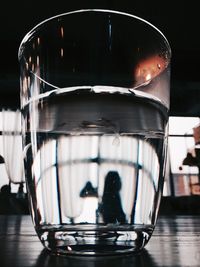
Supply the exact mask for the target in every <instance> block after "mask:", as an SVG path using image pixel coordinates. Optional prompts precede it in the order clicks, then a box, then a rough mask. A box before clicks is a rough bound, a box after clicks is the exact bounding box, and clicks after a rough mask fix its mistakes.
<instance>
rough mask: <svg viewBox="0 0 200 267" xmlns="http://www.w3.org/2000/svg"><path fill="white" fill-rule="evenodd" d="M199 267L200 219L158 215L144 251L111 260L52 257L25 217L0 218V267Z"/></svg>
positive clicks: (30, 222) (198, 217) (109, 258)
mask: <svg viewBox="0 0 200 267" xmlns="http://www.w3.org/2000/svg"><path fill="white" fill-rule="evenodd" d="M8 266H12V267H15V266H20V267H29V266H32V267H38V266H45V267H48V266H52V267H56V266H65V267H79V266H81V267H100V266H103V267H112V266H115V267H129V266H131V267H134V266H136V267H140V266H142V267H146V266H148V267H152V266H162V267H165V266H168V267H172V266H173V267H178V266H180V267H186V266H187V267H188V266H196V267H197V266H198V267H199V266H200V216H198V215H196V216H189V215H188V216H173V217H167V216H159V218H158V222H157V225H156V229H155V231H154V233H153V236H152V238H151V240H150V242H149V243H148V244H147V246H146V248H145V249H144V250H143V251H142V252H141V253H139V254H131V255H123V256H115V257H105V256H104V257H71V256H69V257H66V256H54V255H51V254H49V253H48V252H47V251H46V250H44V249H43V247H42V245H41V243H40V241H39V239H38V237H37V236H36V234H35V231H34V228H33V224H32V221H31V218H30V216H29V215H22V216H20V215H17V216H13V215H9V216H4V215H1V216H0V267H8Z"/></svg>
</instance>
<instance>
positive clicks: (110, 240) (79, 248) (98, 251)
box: [37, 226, 153, 255]
mask: <svg viewBox="0 0 200 267" xmlns="http://www.w3.org/2000/svg"><path fill="white" fill-rule="evenodd" d="M37 232H38V236H39V238H40V240H41V242H42V244H43V245H44V247H45V248H47V249H48V250H50V251H51V252H52V253H54V254H64V255H113V254H123V253H131V252H138V251H140V250H141V249H142V248H143V247H144V246H145V245H146V244H147V242H148V241H149V239H150V237H151V235H152V232H153V228H152V227H148V228H147V227H145V228H144V226H143V228H141V227H137V229H134V230H131V231H126V230H121V229H120V230H117V231H113V230H106V231H105V230H99V229H98V230H89V231H88V230H87V231H86V230H84V231H83V230H76V231H60V230H58V229H57V230H56V231H55V229H53V230H52V229H49V230H47V229H46V230H44V229H43V230H40V231H37Z"/></svg>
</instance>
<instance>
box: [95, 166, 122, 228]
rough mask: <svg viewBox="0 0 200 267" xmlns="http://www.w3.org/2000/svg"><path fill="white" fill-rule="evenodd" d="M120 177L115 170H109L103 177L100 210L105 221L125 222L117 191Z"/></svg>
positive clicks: (119, 186)
mask: <svg viewBox="0 0 200 267" xmlns="http://www.w3.org/2000/svg"><path fill="white" fill-rule="evenodd" d="M120 189H121V179H120V176H119V174H118V172H117V171H109V172H108V174H107V175H106V177H105V186H104V193H103V196H102V204H101V206H100V212H101V214H102V216H103V220H104V222H105V223H125V221H126V218H125V214H124V212H123V209H122V205H121V198H120V194H119V191H120Z"/></svg>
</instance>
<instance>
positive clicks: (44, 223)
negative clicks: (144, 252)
mask: <svg viewBox="0 0 200 267" xmlns="http://www.w3.org/2000/svg"><path fill="white" fill-rule="evenodd" d="M170 58H171V50H170V46H169V44H168V41H167V39H166V38H165V36H164V35H163V34H162V33H161V32H160V31H159V30H158V29H157V28H156V27H154V26H153V25H152V24H150V23H149V22H147V21H145V20H143V19H141V18H138V17H136V16H133V15H130V14H126V13H122V12H117V11H111V10H94V9H89V10H78V11H73V12H69V13H65V14H61V15H58V16H55V17H52V18H50V19H47V20H45V21H43V22H42V23H40V24H39V25H37V26H36V27H35V28H33V29H32V30H31V31H30V32H29V33H28V34H27V35H26V36H25V37H24V39H23V40H22V43H21V45H20V48H19V63H20V67H21V110H22V115H23V120H22V121H23V127H22V132H23V143H24V144H23V148H24V155H25V169H26V182H27V188H28V193H29V199H30V208H31V214H32V218H33V222H34V226H35V230H36V232H37V234H38V236H39V239H40V240H41V242H42V244H43V245H44V246H45V247H46V248H47V249H49V250H50V251H52V252H53V253H56V254H67V255H69V254H78V255H108V254H116V253H127V252H134V251H139V250H141V249H142V248H143V247H144V246H145V245H146V244H147V242H148V241H149V239H150V237H151V235H152V232H153V230H154V227H155V223H156V218H157V213H158V208H159V203H160V198H161V194H162V187H163V180H164V167H165V157H166V144H167V122H168V109H169V84H170Z"/></svg>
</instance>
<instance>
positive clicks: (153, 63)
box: [134, 55, 166, 85]
mask: <svg viewBox="0 0 200 267" xmlns="http://www.w3.org/2000/svg"><path fill="white" fill-rule="evenodd" d="M165 67H166V59H164V58H163V57H161V56H159V55H155V56H151V57H149V58H147V59H144V60H142V61H140V62H139V63H138V65H137V66H136V68H135V71H134V78H135V85H139V84H143V83H146V82H149V81H151V80H152V79H153V78H154V77H156V76H158V75H159V74H160V73H161V72H162V71H163V70H164V69H165Z"/></svg>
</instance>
